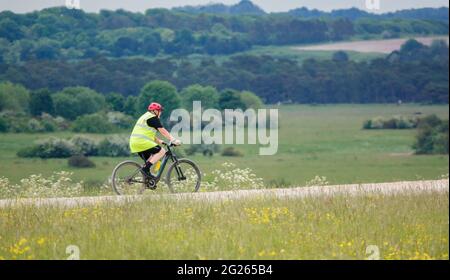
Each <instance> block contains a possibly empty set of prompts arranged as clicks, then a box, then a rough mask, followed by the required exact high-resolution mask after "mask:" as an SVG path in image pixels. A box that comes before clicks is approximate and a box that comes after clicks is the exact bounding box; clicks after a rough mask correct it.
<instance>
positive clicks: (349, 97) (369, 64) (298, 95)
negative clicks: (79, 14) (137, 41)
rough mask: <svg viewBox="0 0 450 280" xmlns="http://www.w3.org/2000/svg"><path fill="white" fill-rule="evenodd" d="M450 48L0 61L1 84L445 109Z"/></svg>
mask: <svg viewBox="0 0 450 280" xmlns="http://www.w3.org/2000/svg"><path fill="white" fill-rule="evenodd" d="M448 75H449V49H448V45H447V44H446V43H445V42H442V41H436V42H434V43H433V44H432V45H431V46H425V45H422V44H421V43H419V42H417V41H415V40H410V41H408V42H406V43H405V44H404V45H403V46H402V48H401V50H399V51H395V52H393V53H391V54H390V55H388V56H387V57H385V58H377V59H374V60H371V61H365V62H355V61H351V60H349V59H348V56H347V54H346V53H345V52H337V53H335V54H334V55H333V58H332V59H330V60H315V59H309V60H306V61H305V62H304V63H303V64H299V63H297V62H296V61H294V60H290V59H287V58H275V57H271V56H266V55H263V56H255V55H235V56H231V57H230V58H229V59H228V60H226V61H225V62H223V63H219V62H217V61H215V60H214V59H211V58H205V59H203V60H202V61H200V62H199V63H193V62H191V61H189V60H187V59H179V60H178V59H171V58H167V59H156V60H153V61H149V60H145V59H140V58H134V59H107V58H105V57H96V58H94V59H90V60H83V61H79V62H70V63H69V62H65V61H50V60H34V61H28V62H25V63H24V64H22V65H9V64H4V63H0V81H11V82H13V83H15V84H21V85H23V86H25V87H26V88H28V89H31V90H37V89H40V88H48V89H49V90H51V91H59V90H62V89H64V88H66V87H72V86H84V87H88V88H91V89H93V90H95V91H97V92H100V93H103V94H108V93H111V92H118V93H120V94H121V95H123V96H125V97H127V96H137V95H138V93H139V92H140V91H141V89H142V88H143V87H144V85H145V84H146V83H147V82H148V81H152V80H164V81H168V82H170V83H172V84H173V85H174V86H175V87H176V88H179V89H182V88H185V87H188V86H189V85H191V84H199V85H202V86H212V87H214V88H216V89H217V90H218V91H223V90H225V89H227V88H233V89H236V90H238V91H251V92H254V93H255V94H256V95H258V96H259V97H260V98H261V99H262V100H263V101H264V102H265V103H277V102H293V103H386V102H397V101H398V100H402V101H403V102H416V103H448V93H449V78H448Z"/></svg>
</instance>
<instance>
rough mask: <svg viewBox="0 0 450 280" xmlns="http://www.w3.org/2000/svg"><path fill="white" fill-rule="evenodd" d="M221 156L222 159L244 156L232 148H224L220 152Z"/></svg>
mask: <svg viewBox="0 0 450 280" xmlns="http://www.w3.org/2000/svg"><path fill="white" fill-rule="evenodd" d="M222 156H224V157H242V156H244V154H243V153H242V152H241V151H239V150H238V149H236V148H234V147H226V148H225V149H224V150H223V152H222Z"/></svg>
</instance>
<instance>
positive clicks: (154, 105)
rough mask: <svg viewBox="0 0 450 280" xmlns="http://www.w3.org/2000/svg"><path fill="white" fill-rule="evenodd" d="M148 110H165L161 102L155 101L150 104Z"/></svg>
mask: <svg viewBox="0 0 450 280" xmlns="http://www.w3.org/2000/svg"><path fill="white" fill-rule="evenodd" d="M148 110H149V111H162V110H163V106H161V104H159V103H156V102H153V103H152V104H150V105H149V106H148Z"/></svg>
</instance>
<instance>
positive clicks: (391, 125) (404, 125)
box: [363, 116, 418, 129]
mask: <svg viewBox="0 0 450 280" xmlns="http://www.w3.org/2000/svg"><path fill="white" fill-rule="evenodd" d="M417 124H418V120H417V118H415V117H404V116H394V117H392V118H383V117H376V118H373V119H371V120H366V121H364V123H363V129H412V128H416V127H417Z"/></svg>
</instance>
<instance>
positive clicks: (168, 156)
mask: <svg viewBox="0 0 450 280" xmlns="http://www.w3.org/2000/svg"><path fill="white" fill-rule="evenodd" d="M164 146H166V147H167V151H166V154H165V155H164V157H163V158H162V160H161V167H160V168H159V170H158V173H157V174H156V175H154V176H155V180H156V183H158V182H159V181H160V179H161V177H162V174H163V172H164V169H165V168H166V165H167V162H168V161H169V159H171V160H172V162H173V163H176V162H178V158H177V156H176V155H175V154H174V153H173V152H172V150H171V149H170V146H171V144H169V145H168V144H166V143H164ZM175 171H176V172H177V175H178V179H179V180H186V177H185V176H184V174H183V171H182V170H181V168H180V167H179V166H178V165H176V166H175ZM139 172H140V170H139V169H138V170H136V172H135V173H133V175H131V176H129V178H130V179H131V178H133V177H134V176H135V175H136V174H137V173H139ZM130 182H134V183H144V182H140V181H136V180H132V179H131V180H130Z"/></svg>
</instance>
